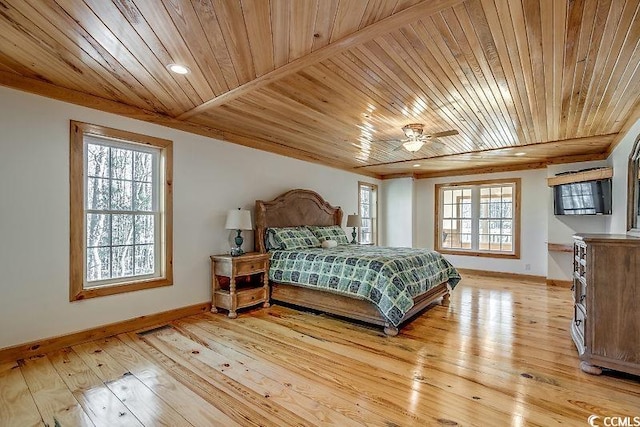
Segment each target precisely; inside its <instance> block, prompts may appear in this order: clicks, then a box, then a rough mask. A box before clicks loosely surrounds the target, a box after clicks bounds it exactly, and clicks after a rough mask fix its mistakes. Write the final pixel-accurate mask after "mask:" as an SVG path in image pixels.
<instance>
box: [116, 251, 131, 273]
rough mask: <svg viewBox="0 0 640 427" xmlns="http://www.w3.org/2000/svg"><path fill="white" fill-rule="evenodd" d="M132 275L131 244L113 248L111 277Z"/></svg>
mask: <svg viewBox="0 0 640 427" xmlns="http://www.w3.org/2000/svg"><path fill="white" fill-rule="evenodd" d="M128 276H133V246H116V247H114V248H113V278H117V277H128Z"/></svg>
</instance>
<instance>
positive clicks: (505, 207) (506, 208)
mask: <svg viewBox="0 0 640 427" xmlns="http://www.w3.org/2000/svg"><path fill="white" fill-rule="evenodd" d="M512 209H513V204H512V203H503V204H502V217H503V218H512V217H513V211H512Z"/></svg>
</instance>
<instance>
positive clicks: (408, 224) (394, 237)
mask: <svg viewBox="0 0 640 427" xmlns="http://www.w3.org/2000/svg"><path fill="white" fill-rule="evenodd" d="M414 185H415V184H414V180H413V178H398V179H390V180H385V181H383V182H382V185H381V193H382V199H383V200H384V203H383V204H382V218H383V219H384V220H383V221H382V222H383V223H384V231H383V234H381V236H382V240H381V241H380V245H382V246H392V247H409V248H410V247H413V246H414V240H413V237H414V218H415V217H416V216H415V215H414V212H415V202H414V201H415V189H414Z"/></svg>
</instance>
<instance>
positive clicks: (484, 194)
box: [480, 187, 491, 199]
mask: <svg viewBox="0 0 640 427" xmlns="http://www.w3.org/2000/svg"><path fill="white" fill-rule="evenodd" d="M490 194H491V191H490V189H489V188H488V187H482V188H480V197H481V198H487V199H488V198H489V195H490Z"/></svg>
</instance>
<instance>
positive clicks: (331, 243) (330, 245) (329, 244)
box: [322, 240, 338, 249]
mask: <svg viewBox="0 0 640 427" xmlns="http://www.w3.org/2000/svg"><path fill="white" fill-rule="evenodd" d="M336 246H338V242H336V241H335V240H323V241H322V247H323V248H324V249H329V248H335V247H336Z"/></svg>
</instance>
